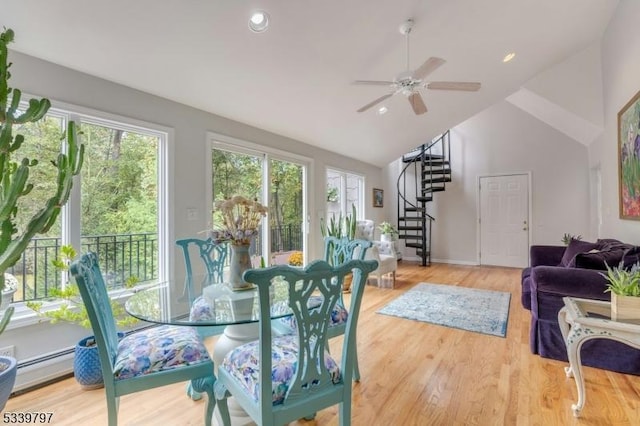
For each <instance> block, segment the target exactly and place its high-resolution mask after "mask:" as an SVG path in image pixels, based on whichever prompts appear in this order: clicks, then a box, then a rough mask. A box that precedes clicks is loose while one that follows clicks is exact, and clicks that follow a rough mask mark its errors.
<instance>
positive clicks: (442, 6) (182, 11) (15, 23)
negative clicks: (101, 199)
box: [0, 0, 618, 166]
mask: <svg viewBox="0 0 640 426" xmlns="http://www.w3.org/2000/svg"><path fill="white" fill-rule="evenodd" d="M617 3H618V1H617V0H599V1H584V0H563V1H558V0H483V1H475V0H350V1H336V0H323V1H316V2H311V1H304V0H303V1H293V0H288V1H283V0H262V1H260V0H247V1H245V0H233V1H232V0H208V1H204V0H188V1H185V0H163V1H157V0H136V1H131V0H110V1H102V2H95V1H89V2H88V1H86V0H64V1H63V0H49V1H46V2H43V1H39V0H21V1H17V0H0V10H2V15H1V16H0V25H2V26H5V27H8V28H12V29H14V31H15V32H16V42H15V43H14V44H13V45H12V48H13V49H14V50H16V51H20V52H23V53H26V54H29V55H32V56H36V57H39V58H42V59H45V60H48V61H51V62H54V63H57V64H60V65H63V66H67V67H70V68H73V69H76V70H79V71H83V72H86V73H88V74H91V75H95V76H98V77H102V78H105V79H107V80H111V81H114V82H117V83H121V84H124V85H126V86H129V87H132V88H135V89H139V90H142V91H145V92H148V93H152V94H155V95H158V96H162V97H165V98H168V99H171V100H174V101H177V102H181V103H183V104H187V105H190V106H193V107H196V108H199V109H202V110H205V111H208V112H211V113H214V114H218V115H221V116H224V117H227V118H231V119H234V120H237V121H240V122H243V123H247V124H249V125H252V126H256V127H259V128H262V129H265V130H268V131H271V132H274V133H277V134H281V135H284V136H288V137H291V138H294V139H297V140H300V141H303V142H305V143H309V144H312V145H317V146H321V147H323V148H325V149H328V150H331V151H335V152H338V153H340V154H343V155H346V156H349V157H354V158H358V159H360V160H363V161H366V162H369V163H372V164H377V165H380V166H382V165H385V164H387V163H389V162H390V161H392V160H394V159H395V158H397V157H398V156H400V155H401V154H402V153H404V152H406V151H409V150H410V149H411V148H413V147H415V146H417V145H419V144H421V143H424V142H426V141H428V140H430V139H431V138H432V137H433V136H435V135H437V134H438V133H440V132H441V131H443V130H446V129H448V128H450V127H452V126H455V125H456V124H458V123H460V122H462V121H464V120H465V119H467V118H469V117H471V116H472V115H474V114H476V113H478V112H480V111H482V110H483V109H485V108H487V107H489V106H491V105H492V104H494V103H496V102H498V101H500V100H502V99H505V98H506V97H508V96H509V95H511V94H513V93H514V92H516V91H517V90H518V89H519V88H520V87H521V86H522V85H524V84H525V83H526V82H527V81H529V80H531V79H532V78H533V77H534V76H536V75H537V74H539V73H540V72H542V71H544V70H545V69H547V68H549V67H551V66H553V65H554V64H557V63H559V62H561V61H563V60H564V59H565V58H567V57H570V56H572V55H573V54H575V53H576V52H579V51H581V50H582V49H585V48H587V47H588V46H590V45H592V44H593V43H594V42H595V41H597V40H598V39H600V38H601V36H602V34H603V31H604V29H605V28H606V25H607V23H608V21H609V19H610V17H611V15H612V14H613V12H614V10H615V7H616V6H617ZM255 9H263V10H265V11H267V12H268V13H269V14H270V17H271V25H270V27H269V28H268V30H267V31H265V32H263V33H260V34H256V33H253V32H251V31H249V29H248V25H247V22H248V19H249V15H250V12H251V11H253V10H255ZM407 18H412V19H413V20H414V22H415V25H414V27H413V30H412V31H411V34H410V39H409V40H410V43H409V58H410V64H409V68H410V69H415V68H417V67H418V66H419V65H420V64H422V63H423V62H424V61H425V60H426V59H427V58H429V57H432V56H435V57H440V58H443V59H445V60H446V63H445V64H444V65H442V66H440V67H439V68H437V69H436V70H435V71H434V72H433V73H432V74H431V75H429V80H433V81H451V80H460V81H478V82H481V83H482V88H481V89H480V91H478V92H457V91H456V92H454V91H440V90H426V89H421V93H422V96H423V98H424V101H425V103H426V106H427V108H428V112H427V113H426V114H423V115H415V114H414V113H413V111H412V109H411V107H410V105H409V103H408V102H407V100H406V99H404V96H402V95H397V96H393V97H391V98H389V99H388V100H387V101H385V102H384V105H385V106H387V107H388V109H389V110H388V112H387V113H386V114H384V115H379V114H377V113H376V111H375V108H372V109H370V110H368V111H365V112H363V113H358V112H356V110H357V109H358V108H360V107H362V106H363V105H365V104H367V103H368V102H370V101H372V100H374V99H376V98H378V97H380V96H382V95H384V94H386V93H388V90H389V89H388V88H387V87H384V86H359V85H354V84H352V82H353V81H354V80H392V79H393V78H394V77H395V76H396V75H398V74H399V73H400V72H402V71H405V70H406V69H407V66H406V62H407V57H406V56H407V45H406V40H405V38H404V36H403V35H401V34H400V32H399V31H398V28H399V26H400V24H401V23H402V22H404V21H405V20H406V19H407ZM509 52H515V53H516V57H515V59H514V60H512V61H511V62H509V63H503V62H502V58H503V57H504V56H505V55H506V54H507V53H509ZM381 105H382V104H381ZM212 130H215V129H212Z"/></svg>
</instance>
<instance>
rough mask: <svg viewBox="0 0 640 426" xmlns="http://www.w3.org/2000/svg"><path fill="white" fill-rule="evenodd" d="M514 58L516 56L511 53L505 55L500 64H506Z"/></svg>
mask: <svg viewBox="0 0 640 426" xmlns="http://www.w3.org/2000/svg"><path fill="white" fill-rule="evenodd" d="M515 57H516V54H515V53H513V52H511V53H507V54H506V55H505V57H504V58H502V62H504V63H507V62H509V61H510V60H512V59H513V58H515Z"/></svg>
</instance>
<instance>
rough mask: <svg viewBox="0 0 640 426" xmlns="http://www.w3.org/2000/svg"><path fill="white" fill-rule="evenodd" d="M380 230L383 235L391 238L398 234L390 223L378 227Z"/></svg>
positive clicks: (383, 223)
mask: <svg viewBox="0 0 640 426" xmlns="http://www.w3.org/2000/svg"><path fill="white" fill-rule="evenodd" d="M378 229H379V230H380V233H381V234H387V235H391V236H393V235H397V234H398V231H396V228H395V227H394V226H393V225H392V224H390V223H389V222H382V223H381V224H380V225H378Z"/></svg>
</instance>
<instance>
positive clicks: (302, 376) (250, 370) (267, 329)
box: [216, 260, 377, 425]
mask: <svg viewBox="0 0 640 426" xmlns="http://www.w3.org/2000/svg"><path fill="white" fill-rule="evenodd" d="M376 267H377V263H376V262H375V261H363V260H350V261H348V262H345V263H343V264H341V265H338V266H336V267H332V266H331V265H330V264H329V263H327V262H325V261H322V260H316V261H314V262H312V263H311V264H309V265H308V266H307V267H306V268H304V269H301V268H294V267H290V266H287V265H279V266H274V267H270V268H266V269H251V270H249V271H247V272H245V274H244V280H245V281H247V282H249V283H254V284H256V285H257V287H258V298H259V300H258V303H259V305H260V324H259V328H260V339H259V340H258V341H255V342H250V343H247V344H244V345H242V346H240V347H238V348H236V349H234V350H232V351H231V352H229V353H228V354H227V355H226V356H225V358H224V361H223V362H222V365H221V366H219V368H218V376H219V377H218V382H217V384H216V397H217V398H218V403H219V407H220V412H221V414H222V417H223V421H224V422H225V424H228V420H229V418H228V409H227V407H226V397H228V396H229V395H232V396H233V397H235V400H236V402H237V403H239V404H240V405H241V406H242V407H243V408H244V409H245V410H246V412H247V413H248V414H249V415H250V416H251V417H252V419H253V420H254V421H255V422H256V423H257V424H262V425H281V424H287V423H289V422H292V421H294V420H296V419H299V418H302V417H305V416H310V415H313V413H315V412H317V411H319V410H321V409H323V408H326V407H329V406H332V405H335V404H339V405H340V407H339V410H340V417H341V419H340V424H342V425H346V424H349V422H350V418H351V387H352V385H351V381H352V376H353V358H354V356H355V337H356V336H355V330H356V326H357V322H358V316H359V312H360V304H361V301H362V294H363V291H364V287H365V284H366V280H367V275H368V274H369V272H371V271H373V270H374V269H375V268H376ZM350 273H353V282H352V291H351V300H350V305H349V312H350V314H349V318H348V320H347V323H346V327H345V337H344V343H343V347H342V355H341V357H340V362H339V363H338V362H337V361H336V360H334V358H333V357H332V356H331V354H329V352H328V351H327V350H326V343H327V339H329V337H330V335H329V329H330V328H331V326H330V324H331V312H332V311H333V309H334V308H335V306H336V304H337V303H338V301H339V299H340V296H341V293H342V282H343V280H344V277H345V275H347V274H350ZM276 280H284V282H285V283H286V287H287V288H288V292H289V307H290V308H291V311H292V315H293V316H294V317H295V319H296V323H297V327H296V332H295V334H288V335H277V334H273V333H272V329H271V320H270V313H269V312H270V310H269V308H270V298H269V295H270V290H271V287H272V285H273V283H274V282H275V281H276ZM271 291H272V290H271ZM318 294H321V295H322V296H323V297H321V298H316V299H315V302H313V303H311V302H310V301H311V300H312V299H313V297H314V296H317V295H318Z"/></svg>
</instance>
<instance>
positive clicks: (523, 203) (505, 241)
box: [480, 175, 529, 268]
mask: <svg viewBox="0 0 640 426" xmlns="http://www.w3.org/2000/svg"><path fill="white" fill-rule="evenodd" d="M528 251H529V177H528V175H508V176H486V177H481V178H480V263H481V264H482V265H496V266H510V267H518V268H523V267H526V266H527V265H528V263H529V257H528Z"/></svg>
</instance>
